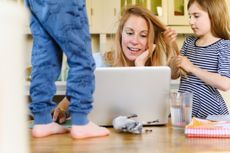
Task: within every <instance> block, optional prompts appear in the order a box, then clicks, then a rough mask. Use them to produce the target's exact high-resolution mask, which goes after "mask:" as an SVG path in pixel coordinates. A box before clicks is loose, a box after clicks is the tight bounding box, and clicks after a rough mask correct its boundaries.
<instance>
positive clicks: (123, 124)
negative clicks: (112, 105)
mask: <svg viewBox="0 0 230 153" xmlns="http://www.w3.org/2000/svg"><path fill="white" fill-rule="evenodd" d="M113 128H114V129H115V130H117V131H119V132H128V133H134V134H141V133H142V128H143V124H142V123H140V122H138V121H135V120H133V119H130V118H129V117H127V116H118V117H116V118H115V119H114V120H113Z"/></svg>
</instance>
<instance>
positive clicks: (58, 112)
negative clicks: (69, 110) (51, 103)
mask: <svg viewBox="0 0 230 153" xmlns="http://www.w3.org/2000/svg"><path fill="white" fill-rule="evenodd" d="M66 118H67V116H66V111H65V110H64V109H62V108H60V107H56V108H55V109H54V111H53V121H54V122H58V123H61V124H62V123H64V122H65V121H66Z"/></svg>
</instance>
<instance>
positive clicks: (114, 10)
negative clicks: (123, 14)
mask: <svg viewBox="0 0 230 153" xmlns="http://www.w3.org/2000/svg"><path fill="white" fill-rule="evenodd" d="M119 2H120V1H118V0H116V1H114V0H87V1H86V5H87V12H88V18H89V28H90V33H91V34H100V33H114V32H115V31H116V26H115V22H116V21H117V20H118V17H119V12H120V9H119V6H120V3H119Z"/></svg>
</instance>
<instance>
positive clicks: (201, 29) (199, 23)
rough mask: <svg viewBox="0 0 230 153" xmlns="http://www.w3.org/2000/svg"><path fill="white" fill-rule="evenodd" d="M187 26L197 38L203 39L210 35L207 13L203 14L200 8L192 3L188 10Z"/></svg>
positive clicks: (195, 3)
mask: <svg viewBox="0 0 230 153" xmlns="http://www.w3.org/2000/svg"><path fill="white" fill-rule="evenodd" d="M188 13H189V17H190V19H189V24H190V25H191V28H192V30H193V32H194V34H196V35H197V36H198V37H203V36H206V35H210V34H211V23H210V19H209V16H208V12H205V11H204V10H203V9H202V8H201V6H200V5H199V4H198V3H197V2H194V3H193V4H192V5H191V6H190V7H189V9H188Z"/></svg>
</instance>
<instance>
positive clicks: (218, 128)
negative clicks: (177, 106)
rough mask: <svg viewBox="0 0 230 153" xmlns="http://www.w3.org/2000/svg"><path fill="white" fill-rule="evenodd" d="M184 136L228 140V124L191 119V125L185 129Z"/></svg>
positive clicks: (229, 128)
mask: <svg viewBox="0 0 230 153" xmlns="http://www.w3.org/2000/svg"><path fill="white" fill-rule="evenodd" d="M185 135H186V136H187V137H211V138H229V137H230V122H228V121H209V120H205V119H199V118H195V117H193V118H192V121H191V123H190V124H189V125H187V126H186V127H185Z"/></svg>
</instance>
